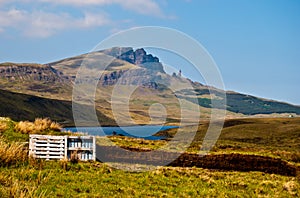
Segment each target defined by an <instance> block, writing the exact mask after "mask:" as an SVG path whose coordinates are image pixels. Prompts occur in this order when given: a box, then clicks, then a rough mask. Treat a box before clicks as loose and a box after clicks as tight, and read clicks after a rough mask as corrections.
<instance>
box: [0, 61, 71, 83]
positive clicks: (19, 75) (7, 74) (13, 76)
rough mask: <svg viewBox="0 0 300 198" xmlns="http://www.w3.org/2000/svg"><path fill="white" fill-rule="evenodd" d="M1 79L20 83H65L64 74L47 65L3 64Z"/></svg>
mask: <svg viewBox="0 0 300 198" xmlns="http://www.w3.org/2000/svg"><path fill="white" fill-rule="evenodd" d="M0 78H2V79H6V80H12V81H13V80H19V81H25V80H30V81H43V82H49V83H55V82H63V81H64V80H65V79H64V78H62V73H61V72H58V71H56V70H55V69H53V68H52V67H50V66H47V65H37V64H33V65H30V64H14V63H3V64H1V65H0Z"/></svg>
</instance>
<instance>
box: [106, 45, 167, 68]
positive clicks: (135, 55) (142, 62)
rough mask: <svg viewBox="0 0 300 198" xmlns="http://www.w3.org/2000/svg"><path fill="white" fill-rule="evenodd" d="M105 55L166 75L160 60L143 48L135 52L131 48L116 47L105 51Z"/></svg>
mask: <svg viewBox="0 0 300 198" xmlns="http://www.w3.org/2000/svg"><path fill="white" fill-rule="evenodd" d="M103 53H105V54H107V55H110V56H113V57H116V58H118V59H121V60H124V61H127V62H129V63H131V64H135V65H139V66H141V67H144V68H146V69H150V70H154V71H158V72H161V73H165V71H164V69H163V66H162V64H161V63H160V62H159V59H158V58H157V57H155V56H153V55H152V54H147V52H146V51H145V50H144V49H143V48H140V49H137V50H135V51H134V50H133V48H131V47H114V48H111V49H109V50H104V51H103Z"/></svg>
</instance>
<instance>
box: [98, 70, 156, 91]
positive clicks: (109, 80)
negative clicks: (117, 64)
mask: <svg viewBox="0 0 300 198" xmlns="http://www.w3.org/2000/svg"><path fill="white" fill-rule="evenodd" d="M159 80H161V77H160V75H157V73H155V72H153V71H151V70H147V69H144V68H143V69H135V70H125V71H123V70H120V71H113V72H111V73H107V74H104V75H103V76H102V77H101V78H100V83H99V84H102V85H103V86H108V85H115V84H116V83H119V84H121V85H138V86H143V87H147V88H152V89H157V88H158V83H159Z"/></svg>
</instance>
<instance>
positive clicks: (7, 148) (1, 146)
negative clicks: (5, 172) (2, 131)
mask: <svg viewBox="0 0 300 198" xmlns="http://www.w3.org/2000/svg"><path fill="white" fill-rule="evenodd" d="M27 153H28V150H27V148H26V147H25V146H24V144H21V143H17V142H13V143H11V144H8V143H6V142H5V141H4V139H3V138H2V137H0V166H11V165H16V164H19V163H23V162H25V161H27V160H28V155H27Z"/></svg>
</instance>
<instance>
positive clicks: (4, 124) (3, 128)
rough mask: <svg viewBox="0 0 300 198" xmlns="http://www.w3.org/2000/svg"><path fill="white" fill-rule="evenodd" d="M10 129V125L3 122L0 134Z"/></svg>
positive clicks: (0, 123)
mask: <svg viewBox="0 0 300 198" xmlns="http://www.w3.org/2000/svg"><path fill="white" fill-rule="evenodd" d="M7 129H8V125H7V123H6V122H1V121H0V133H1V132H3V131H5V130H7Z"/></svg>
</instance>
